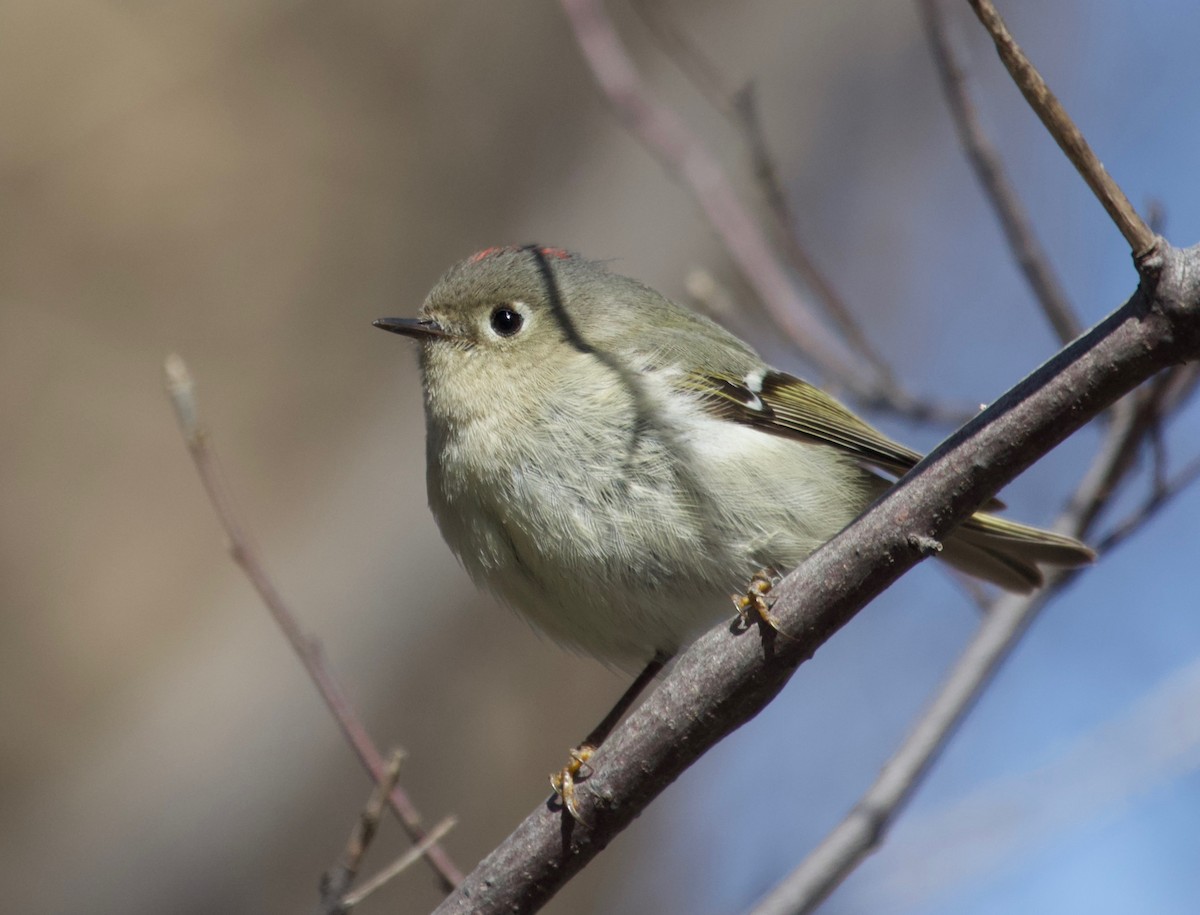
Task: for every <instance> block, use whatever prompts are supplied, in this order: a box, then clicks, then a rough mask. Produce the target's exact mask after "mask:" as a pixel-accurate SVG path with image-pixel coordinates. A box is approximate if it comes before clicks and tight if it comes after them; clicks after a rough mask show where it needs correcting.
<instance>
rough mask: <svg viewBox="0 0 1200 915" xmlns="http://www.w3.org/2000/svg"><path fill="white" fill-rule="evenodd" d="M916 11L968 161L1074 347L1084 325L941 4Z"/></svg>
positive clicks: (1045, 306) (1054, 322)
mask: <svg viewBox="0 0 1200 915" xmlns="http://www.w3.org/2000/svg"><path fill="white" fill-rule="evenodd" d="M917 9H918V10H919V11H920V14H921V22H922V24H923V25H924V27H925V34H926V36H927V38H928V40H929V45H930V49H931V50H932V52H933V62H934V64H935V65H936V68H937V73H938V78H939V80H940V81H941V84H942V90H943V92H944V93H945V95H946V102H947V104H948V105H949V107H950V114H951V116H952V118H953V120H954V126H955V129H956V130H957V131H958V137H959V141H960V142H961V143H962V146H963V150H964V151H965V152H966V155H967V161H968V162H970V163H971V167H972V168H973V169H974V171H975V177H976V178H977V179H978V180H979V183H980V184H981V185H982V186H983V190H984V193H985V194H986V195H987V197H988V199H989V200H990V201H991V204H992V209H993V210H994V211H995V213H996V217H997V218H998V219H999V220H1000V227H1001V229H1002V230H1003V231H1004V237H1005V239H1006V240H1007V241H1008V246H1009V249H1010V250H1011V251H1012V255H1013V258H1014V259H1015V260H1016V262H1017V266H1018V267H1019V268H1020V269H1021V272H1022V273H1023V274H1024V275H1025V280H1026V282H1028V283H1029V286H1030V288H1031V289H1032V290H1033V294H1034V296H1035V297H1036V298H1037V300H1038V303H1039V304H1040V305H1041V307H1042V312H1043V313H1044V314H1045V315H1046V319H1047V320H1048V321H1049V322H1050V326H1051V327H1053V328H1054V332H1055V333H1056V334H1057V335H1058V339H1059V342H1061V343H1063V344H1066V343H1070V342H1071V341H1072V340H1074V339H1075V338H1076V337H1078V336H1079V334H1080V333H1081V332H1082V331H1083V325H1082V324H1080V322H1079V318H1078V317H1077V316H1076V314H1075V309H1074V308H1073V307H1072V305H1071V303H1070V302H1069V301H1068V299H1067V294H1066V292H1064V291H1063V288H1062V284H1061V283H1060V282H1059V281H1058V277H1057V276H1056V275H1055V273H1054V269H1053V268H1052V267H1051V266H1050V259H1049V258H1048V257H1047V256H1046V252H1045V249H1044V248H1043V247H1042V245H1041V243H1040V242H1039V241H1038V240H1037V236H1036V234H1035V233H1034V231H1033V223H1032V222H1031V221H1030V219H1029V215H1028V213H1026V212H1025V207H1024V206H1023V205H1022V204H1021V200H1020V198H1019V197H1018V196H1017V192H1016V189H1015V188H1014V187H1013V185H1012V182H1011V181H1009V179H1008V175H1007V173H1006V172H1005V170H1004V164H1003V162H1002V161H1001V159H1000V156H999V154H998V153H997V152H996V149H995V147H993V146H992V144H991V142H990V141H989V140H988V138H987V135H986V134H985V133H984V131H983V126H982V125H981V124H980V122H979V117H978V116H977V115H976V113H975V105H974V103H973V102H972V100H971V95H970V92H969V91H968V89H967V81H966V76H965V75H964V73H963V68H962V65H961V64H960V63H959V60H958V56H957V55H956V54H955V52H954V47H953V45H952V44H951V42H950V38H949V36H948V35H947V34H946V22H945V17H944V15H943V10H942V5H941V0H918V2H917Z"/></svg>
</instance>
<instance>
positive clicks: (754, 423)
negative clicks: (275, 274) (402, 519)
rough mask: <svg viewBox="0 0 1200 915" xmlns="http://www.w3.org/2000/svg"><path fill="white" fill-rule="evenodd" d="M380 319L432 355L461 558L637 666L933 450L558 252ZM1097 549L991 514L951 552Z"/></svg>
mask: <svg viewBox="0 0 1200 915" xmlns="http://www.w3.org/2000/svg"><path fill="white" fill-rule="evenodd" d="M375 325H376V326H377V327H380V328H382V329H384V330H388V331H392V332H394V333H399V334H404V335H406V336H409V337H412V338H415V339H416V340H418V341H419V342H420V345H421V351H420V360H421V373H422V379H423V383H424V400H425V418H426V435H427V443H426V448H427V477H426V480H427V487H428V494H429V504H430V507H431V508H432V510H433V514H434V516H435V518H436V519H437V522H438V525H439V527H440V528H441V532H442V535H443V537H444V538H445V540H446V542H447V543H448V544H449V545H450V548H451V549H452V550H453V551H454V552H455V553H456V554H457V555H458V557H459V559H460V560H461V561H462V563H463V565H464V566H465V567H466V569H467V571H468V572H469V573H470V575H471V577H472V578H473V579H474V580H475V582H476V583H477V584H479V585H481V586H483V587H485V588H487V589H488V590H490V591H492V592H494V593H495V594H497V595H499V596H500V597H501V598H502V599H503V600H504V601H505V602H507V603H508V604H510V605H511V606H513V607H514V608H515V609H516V610H517V611H518V612H519V613H521V614H522V615H523V616H525V617H526V618H527V619H528V620H529V621H530V622H531V623H533V625H534V626H535V627H537V628H538V629H540V630H541V631H543V632H544V633H546V634H547V635H549V636H550V637H552V638H553V639H555V640H557V641H559V642H561V643H563V644H564V645H567V646H570V647H572V648H575V649H577V650H579V651H582V652H584V653H587V654H590V655H593V656H595V657H597V658H600V659H601V660H603V661H605V662H608V663H611V664H616V665H618V666H622V667H631V666H632V665H635V664H643V663H645V662H647V661H648V660H651V659H659V660H661V659H663V658H667V657H670V656H671V655H672V654H674V653H675V652H677V651H678V650H679V649H680V648H681V647H683V646H684V645H686V644H687V643H688V642H689V641H690V640H691V639H693V638H694V637H695V636H696V635H698V634H699V632H700V631H702V630H703V629H704V628H706V627H707V626H709V625H711V624H712V623H713V622H715V621H716V620H717V619H718V618H720V616H721V614H722V612H723V611H724V612H725V613H726V614H727V613H728V612H729V603H728V602H729V595H730V593H731V592H738V591H743V592H744V591H745V589H746V587H747V583H749V582H751V581H752V580H754V579H755V577H756V576H758V580H760V581H761V580H762V576H763V575H764V574H765V575H766V576H772V575H778V574H782V573H785V572H787V571H790V570H791V569H792V568H793V567H795V566H796V565H798V564H799V563H800V562H801V560H803V559H804V558H805V557H806V556H808V555H809V554H810V553H811V552H813V550H815V549H816V548H817V547H819V546H820V545H821V544H823V543H825V542H826V541H828V540H829V539H831V538H832V537H833V536H834V535H835V534H837V533H838V532H839V531H840V530H841V529H842V528H844V527H845V526H846V525H847V524H849V523H850V522H851V521H853V520H854V518H855V517H857V516H858V515H859V513H861V512H862V511H863V510H864V509H865V508H866V507H867V506H868V505H870V504H871V503H872V502H874V501H875V500H876V499H878V498H879V497H880V496H881V495H882V494H883V493H884V492H886V491H887V490H888V488H889V487H890V486H891V485H892V483H893V480H892V479H891V478H892V477H898V476H901V475H903V474H904V473H906V472H907V471H908V470H909V469H911V468H912V467H913V465H915V464H916V463H917V461H919V460H920V458H921V455H920V454H918V453H917V452H915V451H912V450H910V449H909V448H906V447H904V446H903V445H900V444H898V443H896V442H894V441H892V440H891V439H890V438H888V437H887V436H885V435H883V434H882V433H881V432H879V431H877V430H876V429H874V428H872V427H871V426H870V425H868V424H867V423H866V422H864V421H863V420H861V419H859V418H858V417H857V416H855V415H854V414H853V413H852V412H850V410H848V409H847V408H846V407H844V406H842V404H840V403H839V402H838V401H836V400H835V399H834V398H832V397H831V396H829V395H828V394H826V393H824V392H822V391H821V390H819V389H818V388H816V387H814V386H813V385H811V384H808V383H807V382H805V381H803V380H801V379H799V378H797V377H795V376H793V375H789V374H787V373H786V372H781V371H779V370H777V369H774V368H772V367H771V366H769V365H767V364H766V363H765V362H764V361H763V360H762V359H761V358H760V357H759V356H758V354H757V353H755V351H754V350H753V349H751V348H750V346H749V345H747V344H746V343H744V342H743V341H742V340H740V339H738V338H737V337H735V336H733V335H732V334H730V333H729V332H728V331H726V330H724V329H722V328H721V327H719V326H718V325H717V324H715V323H713V322H712V321H710V320H708V319H707V318H705V317H702V316H701V315H699V314H696V313H695V312H693V311H691V310H690V309H688V308H685V307H683V306H681V305H679V304H677V303H675V302H672V301H670V300H669V299H667V298H665V297H664V296H662V295H660V294H659V293H657V292H655V291H654V290H653V289H650V288H649V287H647V286H645V285H643V284H642V283H639V282H637V281H636V280H633V279H629V278H627V277H624V276H620V275H618V274H615V273H611V272H609V271H608V270H607V269H606V268H605V267H604V266H603V265H601V264H599V263H596V262H593V261H589V260H586V259H584V258H582V257H580V256H578V255H575V254H572V253H569V252H567V251H564V250H561V249H557V248H543V247H535V246H525V247H499V248H489V249H487V250H484V251H481V252H479V253H477V254H475V255H473V256H472V257H469V258H467V259H466V260H465V261H462V262H461V263H459V264H457V265H455V266H453V267H451V268H450V270H449V271H448V272H447V273H446V274H445V275H444V276H442V278H441V279H440V280H439V281H438V282H437V284H436V285H435V286H434V288H433V290H432V291H431V292H430V293H429V296H428V298H427V299H426V301H425V304H424V305H423V307H422V308H421V311H420V316H419V317H417V318H382V319H380V320H378V321H376V322H375ZM995 504H998V503H995ZM1093 556H1094V554H1093V553H1092V551H1091V550H1089V549H1088V548H1087V547H1086V546H1084V545H1083V544H1082V543H1079V542H1078V541H1076V540H1074V539H1072V538H1070V537H1066V536H1062V535H1060V534H1055V533H1052V532H1050V531H1044V530H1039V529H1038V528H1034V527H1028V526H1026V525H1023V524H1018V523H1016V522H1013V521H1008V520H1005V519H1003V518H1000V517H997V516H996V515H994V514H991V513H989V512H987V511H981V512H979V513H977V514H975V515H973V516H972V517H971V518H969V519H967V520H966V521H964V522H963V523H962V524H961V525H960V526H959V527H958V528H957V529H956V530H955V531H954V532H953V533H952V534H951V535H950V536H949V537H947V538H946V541H945V544H944V548H943V550H942V552H941V553H940V558H941V559H943V560H945V561H946V562H949V563H950V564H951V565H953V566H954V567H956V568H958V569H961V570H962V571H964V572H967V573H969V574H971V575H974V576H977V577H979V578H982V579H984V580H986V581H989V582H992V583H994V584H997V585H999V586H1000V587H1002V588H1005V589H1007V590H1010V591H1019V592H1023V591H1031V590H1033V589H1034V588H1036V587H1038V586H1039V585H1040V584H1041V583H1042V574H1041V571H1040V570H1039V566H1040V565H1052V566H1076V565H1081V564H1084V563H1087V562H1090V561H1091V560H1092V559H1093ZM659 666H661V664H660V665H659ZM576 771H578V768H577V767H576ZM557 787H558V786H557V784H556V790H557Z"/></svg>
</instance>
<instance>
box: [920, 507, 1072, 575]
mask: <svg viewBox="0 0 1200 915" xmlns="http://www.w3.org/2000/svg"><path fill="white" fill-rule="evenodd" d="M942 558H943V559H945V560H946V561H947V562H949V563H950V564H951V565H952V566H954V567H955V568H957V569H960V570H962V571H963V572H966V573H967V574H968V575H974V576H976V577H978V578H982V579H984V580H985V581H990V582H992V583H993V584H996V585H999V586H1000V587H1001V588H1004V589H1005V590H1006V591H1015V592H1017V593H1028V592H1030V591H1033V590H1035V589H1037V588H1039V587H1041V585H1042V583H1043V578H1042V571H1041V569H1040V568H1039V566H1040V565H1049V566H1062V567H1067V568H1070V567H1074V566H1082V565H1087V564H1088V563H1089V562H1092V561H1093V560H1094V559H1095V558H1096V554H1095V553H1094V552H1092V550H1090V549H1089V548H1088V547H1087V546H1085V545H1084V544H1082V543H1080V542H1079V541H1078V540H1076V539H1074V538H1073V537H1067V536H1065V535H1064V534H1056V533H1054V532H1053V531H1046V530H1042V529H1040V528H1036V527H1030V526H1029V525H1027V524H1020V523H1019V522H1016V521H1009V520H1008V519H1006V518H999V517H997V516H995V515H989V514H985V513H980V514H977V515H972V516H971V517H970V518H968V519H967V520H966V521H964V522H963V523H962V525H961V526H960V527H959V528H958V529H957V530H955V531H954V533H953V534H951V535H950V537H948V538H947V540H946V543H945V548H944V549H943V551H942Z"/></svg>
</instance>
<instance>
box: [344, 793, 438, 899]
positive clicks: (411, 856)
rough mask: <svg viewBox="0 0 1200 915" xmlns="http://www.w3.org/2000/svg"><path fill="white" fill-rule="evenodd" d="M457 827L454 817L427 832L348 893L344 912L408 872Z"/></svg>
mask: <svg viewBox="0 0 1200 915" xmlns="http://www.w3.org/2000/svg"><path fill="white" fill-rule="evenodd" d="M457 825H458V820H457V819H455V818H454V817H446V818H445V819H444V820H442V821H441V822H440V823H438V824H437V825H436V826H434V827H433V829H431V830H429V835H427V836H425V838H423V839H422V840H421V841H420V842H418V843H417V844H416V845H414V846H413V847H412V848H410V849H409V850H408V851H406V852H405V853H404V854H402V855H401V856H400V857H399V858H397V859H396V860H395V861H393V862H392V863H391V864H389V865H388V866H387V867H385V868H384V869H383V870H381V871H380V872H379V873H378V874H376V875H375V876H374V877H371V878H370V879H368V880H364V881H363V884H362V886H360V887H359V888H358V889H357V890H355V891H354V892H353V893H348V894H347V895H346V897H345V898H344V899H343V900H342V908H343V910H344V911H347V912H348V911H350V910H351V909H352V908H354V907H355V906H356V905H358V904H359V903H360V902H362V901H363V900H364V899H366V898H367V897H368V896H370V895H371V894H372V893H374V892H375V891H376V890H378V889H379V888H380V887H382V886H383V885H384V884H386V883H387V882H388V881H390V880H393V879H395V878H396V877H397V876H398V875H399V874H402V873H403V872H404V871H406V870H408V869H409V868H410V867H412V866H413V864H414V863H416V861H417V860H418V859H420V858H421V856H422V855H426V854H428V853H429V849H430V848H433V847H434V844H435V843H437V842H440V841H441V840H442V837H443V836H445V835H446V833H448V832H449V831H450V830H451V829H453V828H454V827H455V826H457Z"/></svg>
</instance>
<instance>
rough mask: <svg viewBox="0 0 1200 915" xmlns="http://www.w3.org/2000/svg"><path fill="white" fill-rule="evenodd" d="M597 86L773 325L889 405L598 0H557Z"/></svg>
mask: <svg viewBox="0 0 1200 915" xmlns="http://www.w3.org/2000/svg"><path fill="white" fill-rule="evenodd" d="M561 2H562V6H563V9H564V10H565V12H566V14H567V18H568V20H569V22H570V24H571V28H572V30H573V31H574V34H575V39H576V41H578V43H579V47H580V50H581V51H582V52H583V56H584V58H585V60H586V61H587V64H588V66H589V67H590V69H591V71H592V74H593V75H594V76H595V78H596V81H597V83H598V84H599V86H600V89H601V90H602V91H603V93H604V95H605V96H606V98H607V99H608V101H609V103H610V104H611V105H612V106H613V108H614V110H615V111H616V113H617V114H618V116H619V117H620V118H621V120H622V121H623V122H624V123H625V125H626V127H627V128H628V129H629V130H630V132H631V133H633V134H634V135H635V136H636V137H637V138H638V140H640V141H641V143H642V144H643V145H644V146H645V147H646V148H647V149H648V150H649V151H650V152H651V153H653V154H654V156H655V157H656V158H657V159H658V160H659V161H660V162H661V163H662V164H663V166H664V167H665V168H666V169H667V171H668V173H669V174H671V175H672V176H673V177H675V178H676V179H678V180H679V181H681V182H682V183H683V184H684V186H685V187H687V188H688V190H689V191H691V193H692V196H693V197H694V198H695V200H696V202H697V203H698V204H699V205H700V208H701V209H702V210H703V211H704V214H705V216H706V217H707V219H708V221H709V224H710V225H711V226H712V227H713V229H714V230H715V231H716V233H717V235H718V236H719V237H720V239H721V241H722V243H723V244H724V245H725V248H726V250H728V252H729V254H730V256H731V257H732V258H733V260H734V262H735V263H736V264H737V265H738V268H739V270H740V271H741V273H742V276H743V277H744V278H745V280H746V282H747V283H749V284H750V285H751V286H752V287H753V289H754V290H755V292H756V293H757V294H758V296H759V298H760V299H761V300H762V303H763V305H764V307H765V308H766V309H767V311H768V312H769V313H770V315H771V317H772V318H773V319H774V321H775V322H776V324H778V326H779V327H780V328H781V329H782V330H783V331H784V332H785V333H787V334H788V336H789V337H790V338H791V340H792V341H793V343H795V345H796V346H797V348H799V349H800V351H801V352H803V353H804V355H805V356H806V357H807V358H808V359H809V360H810V361H811V362H812V363H813V364H814V365H816V366H817V367H819V368H820V369H821V370H822V371H823V372H824V373H825V374H826V375H828V376H829V377H830V379H831V380H833V381H836V382H837V383H839V384H842V385H845V386H846V387H847V388H849V389H850V390H851V391H854V392H855V393H856V394H857V395H858V396H859V397H860V398H861V399H862V400H863V401H864V402H866V403H868V404H877V405H880V406H890V407H892V408H893V409H896V408H897V407H896V405H895V403H894V401H893V398H892V397H891V396H890V393H889V389H888V387H887V385H886V384H885V383H883V380H882V379H879V378H873V379H864V378H863V373H862V370H861V365H862V359H860V358H857V357H856V356H855V355H854V354H852V353H851V352H850V350H849V349H848V348H847V346H846V344H845V343H843V342H842V341H841V339H840V338H838V337H837V336H836V335H835V334H833V333H832V332H831V331H830V330H829V329H828V328H827V327H826V326H825V325H824V324H823V323H822V322H821V321H820V320H818V319H817V317H816V316H815V314H814V312H813V309H812V307H811V306H810V304H809V303H808V302H806V301H805V300H804V298H803V297H802V296H801V295H800V293H799V291H798V290H797V288H796V286H795V284H794V283H793V282H792V280H791V278H790V277H789V276H788V274H787V271H786V270H784V268H783V265H782V264H781V263H780V262H779V260H778V259H777V258H776V257H775V256H774V254H773V253H772V250H771V243H770V241H769V240H768V239H767V237H766V235H765V234H764V233H763V230H762V228H761V227H760V226H759V225H758V222H757V221H756V220H755V219H754V217H753V216H752V215H751V213H750V211H749V210H748V209H747V208H746V206H745V205H744V204H743V203H742V201H741V200H740V199H739V198H738V195H737V193H736V192H735V191H734V189H733V185H732V184H731V183H730V181H729V179H728V177H727V176H726V175H725V172H724V170H723V169H722V168H721V165H720V163H719V162H718V161H717V160H716V158H715V157H714V156H713V155H712V154H711V153H710V152H709V151H708V149H707V148H705V146H704V145H703V144H702V143H701V142H700V140H699V139H698V138H697V137H695V136H694V135H693V134H692V133H691V131H689V130H688V128H687V127H686V126H685V125H684V123H683V121H682V120H680V118H679V116H678V115H677V114H676V113H675V112H674V111H673V110H671V109H670V108H668V107H667V106H665V105H663V104H661V103H660V102H658V101H657V100H655V99H654V98H652V96H651V95H650V93H649V91H648V90H647V88H646V86H645V85H644V84H643V82H642V80H641V77H640V76H639V75H638V72H637V69H636V67H635V66H634V63H633V59H632V58H631V57H630V55H629V52H628V51H627V50H626V48H625V46H624V45H623V44H622V43H621V40H620V37H619V36H618V35H617V32H616V29H615V28H614V26H613V24H612V21H611V20H610V19H609V17H608V14H607V13H606V12H605V10H604V8H603V5H602V4H601V3H600V2H599V0H561Z"/></svg>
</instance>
